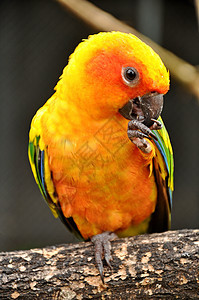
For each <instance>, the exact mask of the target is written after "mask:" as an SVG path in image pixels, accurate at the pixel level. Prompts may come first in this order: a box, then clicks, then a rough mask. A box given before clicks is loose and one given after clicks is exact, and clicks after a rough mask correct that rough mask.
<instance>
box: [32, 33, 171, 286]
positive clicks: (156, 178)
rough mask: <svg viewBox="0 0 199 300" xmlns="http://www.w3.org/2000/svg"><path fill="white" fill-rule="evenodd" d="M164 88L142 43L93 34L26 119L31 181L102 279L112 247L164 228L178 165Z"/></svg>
mask: <svg viewBox="0 0 199 300" xmlns="http://www.w3.org/2000/svg"><path fill="white" fill-rule="evenodd" d="M169 84H170V79H169V71H167V69H166V67H165V65H164V63H163V62H162V60H161V58H160V57H159V55H158V54H157V53H156V52H155V51H154V50H153V49H152V48H151V47H150V46H148V45H147V44H146V43H144V42H143V41H141V40H140V39H139V38H138V37H136V36H135V35H133V34H131V33H122V32H119V31H112V32H99V33H97V34H93V35H90V36H89V37H88V38H87V39H85V40H83V41H81V42H80V43H79V45H78V46H77V47H76V49H75V51H74V52H73V54H71V55H70V57H69V59H68V64H67V65H66V67H65V68H64V70H63V73H62V75H61V77H60V78H59V81H58V83H57V85H56V86H55V89H54V90H55V92H54V94H53V95H52V96H51V97H50V98H49V99H48V100H47V102H46V103H45V104H44V105H43V106H42V107H41V108H40V109H39V110H38V111H37V112H36V114H35V116H34V117H33V119H32V122H31V126H30V132H29V144H28V156H29V161H30V165H31V169H32V172H33V175H34V178H35V181H36V183H37V185H38V186H39V189H40V192H41V194H42V196H43V198H44V199H45V200H46V202H47V204H48V206H49V207H50V209H51V211H52V213H53V215H54V216H55V217H59V218H60V219H61V221H62V222H63V223H64V224H65V225H66V227H67V228H68V229H69V230H70V231H71V232H73V233H74V234H75V235H76V236H77V237H79V238H80V239H82V240H84V241H89V240H90V241H91V242H92V243H93V247H94V257H95V263H96V266H97V268H98V270H99V275H100V277H101V279H102V281H103V282H104V262H105V263H106V264H107V266H109V267H110V268H112V265H111V260H112V255H111V241H112V240H114V239H115V238H116V237H128V236H134V235H138V234H144V233H153V232H162V231H166V230H168V229H169V228H170V223H171V205H172V193H173V190H174V183H173V177H174V175H173V174H174V159H173V151H172V146H171V142H170V138H169V135H168V132H167V130H166V127H165V125H164V123H163V120H162V118H161V112H162V109H163V96H164V95H165V94H166V93H167V92H168V90H169ZM103 261H104V262H103Z"/></svg>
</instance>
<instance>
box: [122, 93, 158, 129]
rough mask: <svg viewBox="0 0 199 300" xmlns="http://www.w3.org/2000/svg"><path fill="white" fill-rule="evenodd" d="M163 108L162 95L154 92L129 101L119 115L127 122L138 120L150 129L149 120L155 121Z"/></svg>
mask: <svg viewBox="0 0 199 300" xmlns="http://www.w3.org/2000/svg"><path fill="white" fill-rule="evenodd" d="M162 108H163V95H162V94H158V93H156V92H152V93H149V94H146V95H144V96H142V97H136V98H134V99H131V100H129V102H127V103H126V104H125V105H124V106H123V107H122V108H121V109H119V113H120V114H121V115H122V116H123V117H124V118H126V119H128V120H134V119H136V120H138V121H140V122H142V123H143V124H145V125H146V126H148V127H150V126H151V125H153V123H154V122H153V121H152V120H151V119H155V120H157V119H158V117H159V116H160V114H161V112H162Z"/></svg>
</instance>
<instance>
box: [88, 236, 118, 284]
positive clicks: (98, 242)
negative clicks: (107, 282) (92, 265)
mask: <svg viewBox="0 0 199 300" xmlns="http://www.w3.org/2000/svg"><path fill="white" fill-rule="evenodd" d="M116 237H117V236H116V234H114V233H110V232H108V231H107V232H103V233H101V234H97V235H95V236H93V237H92V238H91V241H92V243H93V244H94V246H95V262H96V264H97V267H98V270H99V273H100V277H101V280H102V282H103V283H104V275H103V271H104V268H103V263H102V255H103V254H104V259H105V261H106V263H107V265H108V266H109V268H110V269H112V266H111V263H110V261H111V260H112V256H111V243H110V241H112V240H113V239H115V238H116Z"/></svg>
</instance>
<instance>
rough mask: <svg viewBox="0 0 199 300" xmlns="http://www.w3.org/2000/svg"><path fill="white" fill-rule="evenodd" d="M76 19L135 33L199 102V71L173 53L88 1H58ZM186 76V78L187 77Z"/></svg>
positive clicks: (99, 28)
mask: <svg viewBox="0 0 199 300" xmlns="http://www.w3.org/2000/svg"><path fill="white" fill-rule="evenodd" d="M56 1H57V2H59V3H60V4H62V5H63V6H64V8H66V9H67V10H69V11H70V12H71V13H73V14H74V15H75V16H76V17H78V18H79V19H81V20H82V21H84V22H85V23H87V24H88V25H89V26H91V27H92V28H94V29H96V30H98V31H113V30H115V31H122V32H127V33H133V34H135V35H136V36H137V37H139V38H140V39H141V40H142V41H144V42H146V43H147V44H148V45H150V46H151V47H152V48H153V49H154V50H155V51H156V52H157V53H158V54H159V55H160V57H161V58H162V60H163V61H164V63H165V65H166V66H167V68H168V69H169V71H170V73H171V75H172V76H173V78H174V79H175V80H176V81H178V82H179V83H180V84H181V85H182V86H184V87H185V88H187V89H188V90H189V91H190V92H191V93H192V94H193V95H195V97H196V98H197V99H198V101H199V70H198V68H196V67H194V66H192V65H191V64H189V63H188V62H186V61H184V60H183V59H181V58H179V57H178V56H176V55H175V54H173V53H172V52H170V51H168V50H166V49H164V48H163V47H161V46H160V45H158V44H156V43H155V42H154V41H152V40H151V39H149V38H148V37H146V36H144V35H143V34H141V33H140V32H138V31H137V30H135V29H134V28H132V27H131V26H128V25H126V24H125V23H123V22H121V21H120V20H118V19H116V18H115V17H113V16H112V15H111V14H109V13H107V12H105V11H103V10H102V9H100V8H98V7H96V6H95V5H94V4H92V3H90V2H88V1H86V0H56ZM185 74H186V76H185Z"/></svg>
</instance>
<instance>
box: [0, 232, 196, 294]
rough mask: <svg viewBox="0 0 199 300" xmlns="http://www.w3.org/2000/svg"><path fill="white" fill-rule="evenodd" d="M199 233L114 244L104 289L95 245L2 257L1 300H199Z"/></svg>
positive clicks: (114, 242) (4, 254) (20, 252)
mask: <svg viewBox="0 0 199 300" xmlns="http://www.w3.org/2000/svg"><path fill="white" fill-rule="evenodd" d="M198 250H199V230H181V231H168V232H165V233H161V234H152V235H142V236H136V237H131V238H126V239H118V240H115V241H113V242H112V254H113V262H112V265H113V269H112V270H110V269H108V267H105V284H104V285H103V284H102V282H101V280H100V276H99V273H98V270H97V269H96V267H95V264H94V263H95V262H94V257H93V246H92V244H91V243H90V242H87V243H84V242H82V243H79V244H68V245H60V246H56V247H55V246H52V247H47V248H43V249H31V250H26V251H13V252H2V253H0V298H1V299H93V298H98V299H155V298H157V299H175V298H178V299H199V272H198V270H199V251H198Z"/></svg>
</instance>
